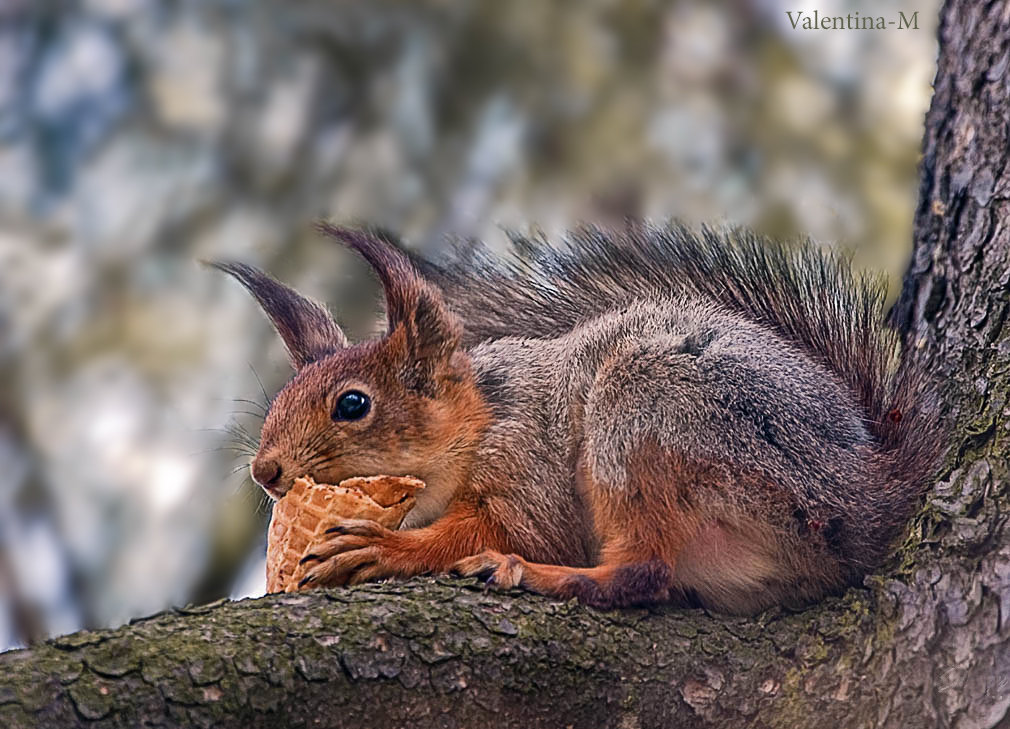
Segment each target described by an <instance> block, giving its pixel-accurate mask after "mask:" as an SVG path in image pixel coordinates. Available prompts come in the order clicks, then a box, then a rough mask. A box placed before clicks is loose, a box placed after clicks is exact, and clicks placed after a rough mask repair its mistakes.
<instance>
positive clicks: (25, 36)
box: [0, 0, 938, 649]
mask: <svg viewBox="0 0 1010 729" xmlns="http://www.w3.org/2000/svg"><path fill="white" fill-rule="evenodd" d="M814 9H817V10H818V11H819V12H820V13H821V14H822V15H824V14H829V15H845V14H847V13H855V12H859V13H860V14H862V15H873V16H876V15H880V14H884V15H887V16H894V15H896V14H897V12H898V11H904V12H905V13H906V15H911V13H913V12H917V16H916V18H917V22H918V29H917V30H914V29H909V30H900V31H899V30H895V29H893V28H892V29H890V30H886V31H858V30H851V31H802V30H794V29H793V28H792V25H791V23H790V21H789V19H788V17H787V15H786V11H792V12H793V13H794V14H795V13H796V12H797V11H801V10H802V11H804V12H807V13H811V12H813V10H814ZM937 10H938V2H937V0H915V2H914V4H913V2H912V0H897V1H894V2H892V1H889V0H887V1H881V0H874V1H873V2H869V1H867V2H856V1H850V0H817V1H816V2H810V1H808V0H739V1H737V2H722V3H720V2H711V1H710V0H709V1H703V0H681V1H676V2H659V1H658V0H657V1H651V2H650V1H649V0H581V1H580V2H574V1H572V2H561V1H559V2H550V3H548V2H537V1H535V0H529V1H526V0H517V1H515V2H508V3H506V2H497V1H493V0H486V1H482V2H474V1H466V0H460V1H459V2H455V1H453V0H77V1H74V2H72V1H70V0H67V1H65V2H60V1H57V0H51V1H47V0H0V649H3V648H7V647H11V646H14V645H18V644H21V643H23V642H24V641H25V640H27V639H28V638H29V637H32V636H44V635H53V634H59V633H65V632H70V631H73V630H77V629H79V628H82V627H100V626H112V625H118V624H121V623H123V622H125V621H127V620H129V619H130V618H132V617H137V616H142V615H146V614H150V613H152V612H154V611H157V610H161V609H164V608H165V607H167V606H170V605H178V604H185V603H187V602H190V601H195V602H203V601H208V600H212V599H215V598H218V597H223V596H232V597H242V596H249V595H258V594H262V592H263V584H264V582H263V554H264V549H265V536H264V532H265V523H266V520H267V519H268V517H269V508H268V507H267V506H266V504H265V502H264V499H263V498H262V497H261V495H260V493H259V492H258V490H257V489H256V488H255V487H254V486H253V485H252V484H251V481H250V479H249V477H248V470H247V463H248V454H247V453H246V451H247V450H248V448H247V446H248V438H247V437H246V436H245V434H244V432H243V429H244V430H245V431H248V433H251V434H255V433H256V431H257V430H258V423H259V417H260V415H261V413H262V407H263V404H264V402H265V398H266V397H268V396H269V395H272V394H273V393H274V392H275V391H276V390H277V389H278V388H279V387H280V386H281V385H282V384H283V383H284V382H285V380H286V379H287V378H288V377H289V376H290V371H289V368H288V365H287V363H286V359H285V357H284V352H283V349H282V347H281V345H280V342H279V340H278V339H277V338H276V337H275V335H274V334H273V332H272V331H271V330H270V328H269V326H268V325H267V324H266V322H265V320H264V319H263V317H262V316H261V315H260V313H259V311H258V309H257V308H256V306H255V304H254V303H253V301H252V300H251V299H249V298H248V297H247V296H246V295H245V294H244V292H242V291H241V289H240V288H239V287H238V286H237V285H236V284H234V283H233V282H232V281H230V280H226V279H225V278H224V277H223V276H221V275H219V274H214V273H212V272H209V271H208V270H206V269H204V268H201V267H200V266H199V265H198V264H197V263H196V261H197V260H198V259H201V258H237V259H241V260H244V261H246V262H249V263H252V264H254V265H257V266H260V267H262V268H265V269H267V270H269V271H271V272H272V273H274V274H275V275H277V276H279V277H281V278H282V279H284V280H286V281H288V282H290V283H291V284H293V285H294V286H295V287H297V288H299V289H300V290H302V291H303V292H305V293H307V294H309V295H312V296H314V297H316V298H319V299H322V300H325V301H327V302H329V303H330V305H331V308H332V309H333V310H334V311H335V312H336V313H337V315H338V318H339V319H340V320H341V322H342V323H343V324H345V325H346V327H347V329H348V330H349V331H350V332H351V333H353V334H355V335H357V336H365V335H367V333H368V332H369V331H370V330H371V328H372V321H373V318H374V312H375V310H376V309H375V307H376V301H377V298H376V297H377V288H376V286H375V284H374V282H373V281H372V280H371V278H370V276H369V275H368V274H367V272H366V271H365V269H364V267H363V266H362V265H361V264H360V263H359V262H357V261H356V260H354V259H353V258H352V257H351V256H349V255H347V254H345V253H344V252H343V251H341V250H338V249H337V247H336V246H334V245H333V244H332V243H328V242H326V241H323V240H320V239H319V238H318V236H316V235H314V234H313V233H312V231H311V229H310V225H311V222H312V221H313V220H314V219H316V218H319V217H324V216H325V217H332V218H334V219H337V220H339V221H343V222H349V221H363V222H368V223H373V224H378V225H382V226H385V227H388V228H391V229H393V230H396V231H398V232H400V233H402V234H403V235H404V237H405V238H406V240H407V241H409V242H410V244H412V245H416V246H419V247H422V248H426V249H435V248H437V247H438V245H439V242H440V241H441V240H442V239H443V237H444V236H445V235H447V234H463V235H476V236H482V237H484V238H485V239H488V240H489V241H492V242H499V241H502V240H503V239H504V236H503V234H502V227H506V228H515V229H519V230H526V229H529V227H530V226H536V227H537V228H540V229H543V230H545V231H547V232H548V233H559V232H561V231H563V230H564V229H565V228H566V227H567V226H569V225H571V224H573V223H575V222H578V221H594V222H602V223H616V222H619V221H620V220H621V219H623V218H624V217H625V216H628V215H633V216H646V217H650V218H653V219H664V218H667V217H670V216H679V217H683V218H687V219H688V220H693V221H698V220H712V221H726V222H735V223H743V224H746V225H749V226H752V227H754V228H757V229H759V230H760V231H763V232H766V233H770V234H772V235H775V236H779V237H787V238H788V237H793V236H796V235H797V234H799V233H808V234H810V235H812V236H813V237H815V238H817V239H819V240H820V241H822V242H824V244H825V245H829V246H834V247H837V248H840V249H844V250H846V251H850V252H851V253H852V254H853V255H854V256H855V259H856V261H857V263H858V264H859V265H860V266H864V267H867V268H871V269H875V270H880V271H883V272H885V273H886V274H887V275H888V276H889V277H890V280H891V285H892V292H894V291H896V288H897V286H898V284H899V282H900V275H901V273H902V272H903V269H904V267H905V265H906V261H907V257H908V254H909V251H910V246H911V221H912V213H913V205H914V202H915V194H916V190H917V180H916V164H917V158H918V152H919V144H920V137H921V133H922V120H923V114H924V112H925V110H926V107H927V105H928V101H929V95H930V81H931V79H932V75H933V66H934V61H935V54H936V43H935V32H936V14H937Z"/></svg>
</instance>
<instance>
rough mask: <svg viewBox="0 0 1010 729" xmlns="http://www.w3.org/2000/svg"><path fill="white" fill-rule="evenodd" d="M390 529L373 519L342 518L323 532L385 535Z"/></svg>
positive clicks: (365, 535) (370, 535)
mask: <svg viewBox="0 0 1010 729" xmlns="http://www.w3.org/2000/svg"><path fill="white" fill-rule="evenodd" d="M389 533H390V531H389V529H386V527H384V526H382V525H381V524H379V523H378V522H374V521H372V520H371V519H342V520H341V521H340V523H339V524H335V525H333V526H331V527H330V528H329V529H327V530H326V531H325V532H323V534H352V535H354V536H358V537H385V536H386V535H388V534H389Z"/></svg>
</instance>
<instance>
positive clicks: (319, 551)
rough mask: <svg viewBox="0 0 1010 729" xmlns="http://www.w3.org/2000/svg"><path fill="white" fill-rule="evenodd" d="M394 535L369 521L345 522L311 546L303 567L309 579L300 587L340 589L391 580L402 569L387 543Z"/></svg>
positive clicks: (303, 559) (355, 520) (325, 533)
mask: <svg viewBox="0 0 1010 729" xmlns="http://www.w3.org/2000/svg"><path fill="white" fill-rule="evenodd" d="M393 535H394V532H392V531H390V530H389V529H386V528H385V527H383V526H381V525H379V524H377V523H376V522H374V521H369V520H367V519H343V520H341V521H339V522H338V523H336V524H334V525H333V526H331V527H330V528H328V529H326V531H324V532H323V533H322V534H321V535H319V536H318V537H317V538H316V540H315V541H314V542H313V543H312V544H310V545H309V546H308V548H307V549H306V551H305V556H304V557H302V559H301V560H300V561H299V564H300V565H302V566H304V568H305V577H304V579H302V580H301V582H300V583H299V585H298V587H299V588H301V587H303V586H307V585H311V586H316V587H338V586H341V585H348V584H357V583H359V582H364V581H366V580H370V579H379V578H381V577H390V576H393V575H395V574H399V573H400V572H401V571H402V570H400V569H397V568H396V567H395V566H394V564H393V563H394V562H395V560H393V559H392V558H391V556H390V552H389V550H388V549H387V548H385V547H384V546H383V543H384V542H385V541H386V540H387V539H389V538H390V537H392V536H393Z"/></svg>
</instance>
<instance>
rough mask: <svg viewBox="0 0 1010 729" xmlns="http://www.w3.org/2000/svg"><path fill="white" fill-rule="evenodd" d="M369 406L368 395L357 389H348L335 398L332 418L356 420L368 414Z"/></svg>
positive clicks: (370, 404)
mask: <svg viewBox="0 0 1010 729" xmlns="http://www.w3.org/2000/svg"><path fill="white" fill-rule="evenodd" d="M371 406H372V403H371V401H370V400H369V399H368V395H366V394H365V393H363V392H358V391H357V390H348V391H347V392H345V393H344V394H342V395H341V396H340V397H338V398H337V406H336V407H335V408H333V419H334V420H358V419H359V418H363V417H365V415H367V414H368V409H369V408H370V407H371Z"/></svg>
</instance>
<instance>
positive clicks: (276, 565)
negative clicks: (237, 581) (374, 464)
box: [267, 476, 424, 592]
mask: <svg viewBox="0 0 1010 729" xmlns="http://www.w3.org/2000/svg"><path fill="white" fill-rule="evenodd" d="M422 488H424V483H423V482H422V481H419V480H418V479H416V478H413V477H412V476H368V477H362V478H349V479H347V480H345V481H341V482H340V485H339V486H334V485H332V484H325V483H316V482H315V481H313V480H312V479H311V478H309V477H305V478H297V479H295V482H294V485H293V486H292V487H291V490H290V491H288V492H287V493H286V494H284V496H283V498H281V499H280V500H279V501H277V503H275V504H274V511H273V517H272V518H271V519H270V529H269V531H268V532H267V592H291V591H292V590H295V589H297V587H298V582H299V581H300V580H301V578H302V576H303V575H302V572H304V568H303V567H301V566H300V565H299V564H298V563H299V561H301V559H302V557H304V556H305V552H306V550H307V549H308V547H309V545H310V544H313V543H314V542H315V541H316V537H317V536H319V535H321V534H322V533H323V532H324V531H326V530H327V529H329V528H330V527H331V526H333V524H334V523H335V522H337V521H338V520H340V519H371V520H372V521H376V522H378V523H379V524H381V525H382V526H384V527H386V528H387V529H398V528H399V526H400V524H401V523H402V522H403V519H404V517H405V516H407V512H409V511H410V510H411V509H412V508H414V504H415V503H416V500H415V498H414V494H415V492H417V491H419V490H420V489H422Z"/></svg>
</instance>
